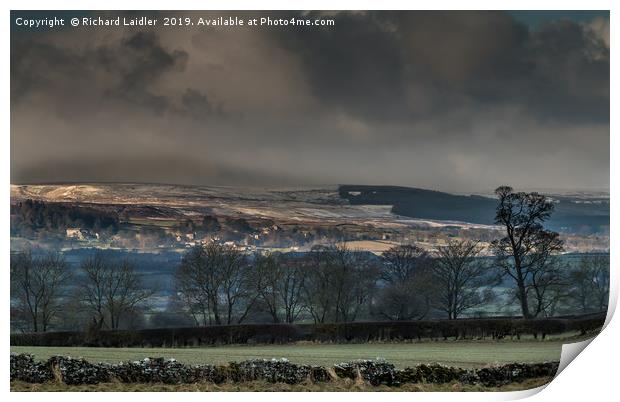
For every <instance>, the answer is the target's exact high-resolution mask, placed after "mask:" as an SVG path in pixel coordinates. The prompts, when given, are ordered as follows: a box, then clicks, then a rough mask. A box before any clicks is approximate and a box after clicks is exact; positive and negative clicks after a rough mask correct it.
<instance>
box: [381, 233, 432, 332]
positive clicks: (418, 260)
mask: <svg viewBox="0 0 620 402" xmlns="http://www.w3.org/2000/svg"><path fill="white" fill-rule="evenodd" d="M382 257H383V264H382V266H381V279H382V282H383V286H382V288H381V290H380V291H379V293H378V297H377V300H376V303H375V304H376V305H375V308H376V310H377V312H378V314H379V315H380V316H382V317H384V318H387V319H389V320H413V319H422V318H424V317H426V315H427V314H428V312H429V310H430V307H431V302H432V299H433V297H435V292H434V286H435V285H434V283H433V281H432V271H431V265H432V259H431V256H430V255H429V253H428V252H426V251H425V250H424V249H422V248H420V247H418V246H414V245H401V246H396V247H392V248H391V249H389V250H387V251H386V252H384V253H383V256H382Z"/></svg>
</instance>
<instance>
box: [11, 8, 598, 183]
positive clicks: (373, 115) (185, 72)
mask: <svg viewBox="0 0 620 402" xmlns="http://www.w3.org/2000/svg"><path fill="white" fill-rule="evenodd" d="M187 14H188V15H190V14H189V13H187ZM235 14H238V15H241V16H243V17H246V18H247V17H250V16H252V17H260V16H264V15H265V14H260V15H257V14H256V13H235V12H213V13H208V12H200V13H194V14H193V16H194V17H199V16H202V17H215V16H219V15H222V16H224V17H227V16H231V15H235ZM95 15H96V14H95ZM115 15H116V14H115ZM132 15H133V16H136V14H135V13H133V14H132ZM269 15H270V16H272V17H274V18H278V17H282V18H291V17H293V16H297V17H302V18H315V17H324V18H334V20H335V26H334V27H294V28H293V27H263V28H256V29H252V28H249V27H244V28H239V27H237V28H224V27H220V28H208V29H206V28H201V29H155V30H154V29H122V28H119V29H111V30H105V29H103V30H97V29H86V28H83V29H75V30H71V29H66V30H59V31H45V32H37V33H28V32H21V31H20V32H14V33H13V34H12V36H11V131H12V132H11V155H12V156H11V168H12V171H11V175H12V176H11V179H12V181H14V182H26V181H27V182H41V181H55V182H58V181H63V180H71V181H98V180H107V181H110V180H113V181H153V182H158V181H167V182H179V183H196V184H210V183H211V184H213V183H217V184H231V185H234V184H244V185H245V184H247V183H248V182H251V183H253V184H255V185H284V184H286V185H289V184H299V185H310V184H315V183H339V182H348V183H355V182H358V183H379V184H401V185H411V186H423V187H432V188H438V189H444V190H458V191H479V190H488V189H492V188H493V187H494V186H496V185H499V184H503V183H510V184H513V185H515V186H521V187H524V186H529V187H539V188H542V187H546V186H553V187H566V188H568V187H572V188H601V187H605V188H606V187H608V185H609V20H608V19H605V18H602V19H601V18H599V19H595V20H591V21H575V20H570V19H559V20H558V19H551V18H546V20H545V21H542V22H540V23H539V24H537V25H536V26H531V25H527V24H525V23H523V22H521V21H519V20H517V19H515V18H514V17H512V16H511V15H509V14H506V13H502V12H337V13H317V12H311V13H298V12H273V13H269ZM161 16H162V15H161V14H160V15H159V17H161ZM362 166H363V167H364V169H361V167H362Z"/></svg>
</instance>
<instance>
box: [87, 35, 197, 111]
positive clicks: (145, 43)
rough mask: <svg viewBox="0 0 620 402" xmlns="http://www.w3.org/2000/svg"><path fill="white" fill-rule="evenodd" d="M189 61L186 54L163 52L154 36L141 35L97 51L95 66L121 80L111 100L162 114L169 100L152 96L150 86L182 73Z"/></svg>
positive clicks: (179, 51)
mask: <svg viewBox="0 0 620 402" xmlns="http://www.w3.org/2000/svg"><path fill="white" fill-rule="evenodd" d="M187 57H188V54H187V52H185V51H183V50H178V49H175V50H172V51H169V50H168V49H164V48H163V47H162V46H161V44H160V42H159V37H158V36H157V35H156V34H155V33H153V32H138V33H136V34H134V35H132V36H130V37H128V38H126V39H123V40H122V41H121V43H120V44H119V45H118V46H115V47H106V46H102V47H100V48H98V49H97V51H96V58H95V60H94V62H95V63H97V62H98V63H100V64H101V66H102V67H103V68H104V69H105V70H106V71H107V72H109V73H110V74H112V75H114V76H117V77H119V81H120V82H119V84H118V86H117V88H115V89H112V90H111V94H112V96H118V97H120V98H123V99H126V100H127V101H129V102H135V103H137V104H140V105H144V106H145V107H148V108H150V109H153V111H155V112H156V113H162V112H163V111H164V110H166V109H167V108H168V107H169V103H168V99H167V98H166V97H165V96H162V95H155V94H153V93H151V92H150V89H149V88H150V85H151V84H152V83H153V82H154V81H157V80H159V79H160V78H161V77H162V76H163V75H164V74H165V73H167V72H169V71H172V70H177V71H179V72H182V71H183V68H184V64H185V62H186V60H187Z"/></svg>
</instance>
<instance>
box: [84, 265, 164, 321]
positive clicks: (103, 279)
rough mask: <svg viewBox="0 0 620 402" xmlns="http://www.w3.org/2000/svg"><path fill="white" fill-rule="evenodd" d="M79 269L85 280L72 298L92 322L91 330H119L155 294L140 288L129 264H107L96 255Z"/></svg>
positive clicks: (140, 284)
mask: <svg viewBox="0 0 620 402" xmlns="http://www.w3.org/2000/svg"><path fill="white" fill-rule="evenodd" d="M80 268H81V271H82V274H83V275H84V279H82V280H81V281H80V284H79V285H78V287H77V289H76V294H75V296H76V297H77V300H78V302H79V307H81V310H82V312H83V313H86V315H87V316H89V317H91V319H92V322H91V329H97V330H98V329H101V328H109V329H118V328H119V327H120V324H121V322H122V320H123V319H124V318H126V317H127V316H128V315H130V314H131V313H133V312H135V311H136V309H138V308H139V307H140V306H141V305H142V304H144V303H146V302H147V301H148V299H149V298H150V297H151V296H153V294H154V293H155V292H154V289H147V288H146V287H145V286H144V285H143V283H142V280H141V279H140V276H139V275H138V273H137V272H136V269H135V267H134V265H133V264H132V263H131V262H130V261H127V260H124V261H118V262H115V261H110V260H108V259H106V258H104V257H103V256H102V255H101V254H96V255H95V256H94V257H91V258H89V259H87V260H86V261H84V262H83V263H82V264H81V267H80ZM93 327H94V328H93Z"/></svg>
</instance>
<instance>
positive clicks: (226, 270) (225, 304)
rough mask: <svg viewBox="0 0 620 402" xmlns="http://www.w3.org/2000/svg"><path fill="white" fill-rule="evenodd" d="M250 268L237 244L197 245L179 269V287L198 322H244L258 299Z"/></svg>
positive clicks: (205, 323) (176, 277)
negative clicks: (234, 245) (235, 245)
mask: <svg viewBox="0 0 620 402" xmlns="http://www.w3.org/2000/svg"><path fill="white" fill-rule="evenodd" d="M249 270H250V265H249V264H248V261H247V258H246V256H245V255H244V254H243V253H242V252H240V251H238V250H237V249H235V248H234V247H231V246H226V245H220V244H217V243H215V242H213V243H209V244H207V245H205V246H196V247H194V248H192V249H191V250H190V251H189V252H188V253H187V254H186V255H185V256H184V257H183V260H182V262H181V265H180V266H179V268H178V269H177V272H176V274H175V282H176V289H177V292H178V295H179V298H180V300H182V301H184V302H185V304H186V307H187V308H188V310H189V311H190V313H191V314H192V315H193V316H194V318H195V319H196V320H197V323H202V324H203V325H208V324H212V323H214V324H217V325H220V324H232V323H240V322H242V321H243V320H244V319H245V318H246V317H247V315H248V313H249V311H250V308H251V307H252V305H253V304H254V301H255V299H256V295H255V293H254V292H253V286H252V283H251V279H250V278H251V276H250V275H249V272H248V271H249ZM198 317H201V319H198Z"/></svg>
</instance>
